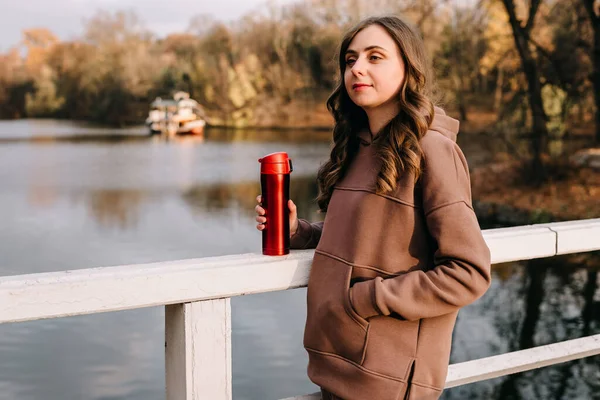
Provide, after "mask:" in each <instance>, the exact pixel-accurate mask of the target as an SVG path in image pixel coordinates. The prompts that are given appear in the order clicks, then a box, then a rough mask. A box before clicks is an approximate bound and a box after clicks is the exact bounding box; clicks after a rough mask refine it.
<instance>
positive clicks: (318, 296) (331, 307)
mask: <svg viewBox="0 0 600 400" xmlns="http://www.w3.org/2000/svg"><path fill="white" fill-rule="evenodd" d="M351 272H352V268H351V267H350V266H349V265H346V264H345V263H343V262H341V261H338V260H335V259H333V258H330V257H327V256H325V255H323V254H319V253H315V258H314V260H313V265H312V269H311V272H310V278H309V281H308V293H307V317H306V327H305V330H304V346H305V347H306V348H307V349H312V350H318V351H322V352H326V353H331V354H336V355H339V356H341V357H344V358H346V359H348V360H351V361H354V362H356V363H358V364H360V363H361V362H362V358H363V349H364V347H365V341H366V339H367V330H368V325H369V324H368V323H367V322H366V321H365V320H364V319H362V318H360V317H358V316H357V315H355V314H356V313H354V312H353V310H352V307H351V306H350V302H349V297H348V291H349V280H350V274H351Z"/></svg>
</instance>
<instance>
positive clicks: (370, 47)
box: [346, 45, 387, 54]
mask: <svg viewBox="0 0 600 400" xmlns="http://www.w3.org/2000/svg"><path fill="white" fill-rule="evenodd" d="M369 50H383V51H384V52H387V50H386V49H384V48H383V47H381V46H376V45H373V46H368V47H365V49H364V50H363V51H369ZM346 54H358V51H356V50H353V49H348V50H346Z"/></svg>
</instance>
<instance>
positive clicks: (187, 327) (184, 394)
mask: <svg viewBox="0 0 600 400" xmlns="http://www.w3.org/2000/svg"><path fill="white" fill-rule="evenodd" d="M165 369H166V386H167V400H231V302H230V299H229V298H226V299H217V300H206V301H198V302H193V303H184V304H174V305H168V306H165Z"/></svg>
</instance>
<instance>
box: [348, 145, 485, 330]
mask: <svg viewBox="0 0 600 400" xmlns="http://www.w3.org/2000/svg"><path fill="white" fill-rule="evenodd" d="M424 139H425V138H424ZM428 139H429V140H428V141H425V140H424V142H425V143H424V144H423V145H422V147H423V151H424V154H425V156H424V171H423V175H422V178H421V184H422V188H423V209H424V215H425V219H426V223H427V228H428V230H429V232H430V234H431V236H432V238H433V239H434V240H435V241H436V243H437V250H436V251H435V254H434V267H433V268H432V269H431V270H428V271H420V270H417V271H411V272H408V273H406V274H403V275H400V276H397V277H394V278H389V279H383V278H381V277H378V278H375V279H372V280H369V281H364V282H359V283H357V284H355V285H354V286H353V287H352V288H351V290H350V299H351V302H352V305H353V307H354V308H355V310H356V312H357V313H358V314H359V315H360V316H361V317H363V318H369V317H372V316H375V315H390V314H391V313H394V314H397V315H398V316H400V317H402V318H404V319H407V320H416V319H420V318H431V317H436V316H439V315H443V314H448V313H451V312H454V311H457V310H458V309H459V308H461V307H463V306H465V305H467V304H470V303H472V302H473V301H475V300H476V299H478V298H479V297H481V296H482V295H483V294H484V293H485V291H486V290H487V289H488V287H489V285H490V281H491V273H490V264H491V260H490V251H489V249H488V247H487V245H486V243H485V240H484V239H483V236H482V234H481V230H480V228H479V224H478V222H477V218H476V216H475V212H474V211H473V207H472V205H471V185H470V179H469V170H468V167H467V162H466V159H465V157H464V155H463V153H462V151H461V150H460V148H459V147H458V145H457V144H456V143H454V142H452V141H450V140H447V139H445V138H442V137H441V136H440V137H435V136H434V137H433V138H428Z"/></svg>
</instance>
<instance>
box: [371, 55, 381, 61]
mask: <svg viewBox="0 0 600 400" xmlns="http://www.w3.org/2000/svg"><path fill="white" fill-rule="evenodd" d="M369 59H370V60H381V57H379V56H376V55H372V56H371V57H369Z"/></svg>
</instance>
